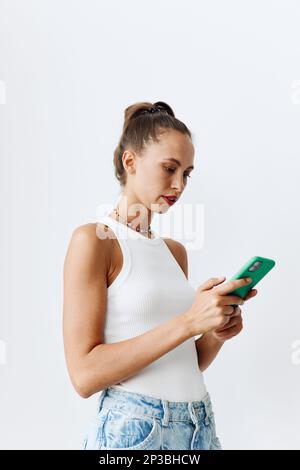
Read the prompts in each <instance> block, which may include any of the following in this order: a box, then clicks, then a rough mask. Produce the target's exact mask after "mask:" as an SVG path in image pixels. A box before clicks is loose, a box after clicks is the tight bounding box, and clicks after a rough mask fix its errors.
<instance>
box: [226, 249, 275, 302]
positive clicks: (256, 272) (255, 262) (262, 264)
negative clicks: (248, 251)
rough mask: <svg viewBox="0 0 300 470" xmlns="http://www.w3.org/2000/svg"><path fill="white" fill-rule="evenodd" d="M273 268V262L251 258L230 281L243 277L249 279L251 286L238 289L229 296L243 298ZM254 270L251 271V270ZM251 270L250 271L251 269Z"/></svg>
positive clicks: (268, 259)
mask: <svg viewBox="0 0 300 470" xmlns="http://www.w3.org/2000/svg"><path fill="white" fill-rule="evenodd" d="M274 266H275V261H274V260H273V259H270V258H263V257H262V256H253V257H252V258H250V259H249V261H247V263H246V264H244V266H243V267H242V268H241V269H240V270H239V271H238V272H237V273H236V274H235V275H234V276H233V277H232V278H231V279H230V281H233V280H234V279H242V278H243V277H251V279H252V282H251V284H247V285H246V286H243V287H239V288H238V289H235V290H234V291H232V292H230V295H238V296H240V297H242V298H245V297H246V295H247V294H248V292H249V291H250V290H251V289H252V288H253V287H254V286H255V285H256V284H257V283H258V282H259V281H260V280H261V279H262V278H263V277H264V276H265V275H266V274H267V273H268V272H269V271H270V270H271V269H272V268H273V267H274ZM254 267H255V268H256V269H253V268H254ZM251 268H252V269H251ZM249 269H250V270H249Z"/></svg>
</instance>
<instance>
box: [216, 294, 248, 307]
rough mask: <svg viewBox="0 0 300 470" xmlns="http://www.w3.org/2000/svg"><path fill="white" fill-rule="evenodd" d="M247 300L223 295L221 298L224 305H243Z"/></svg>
mask: <svg viewBox="0 0 300 470" xmlns="http://www.w3.org/2000/svg"><path fill="white" fill-rule="evenodd" d="M244 302H245V299H243V298H242V297H240V296H239V295H229V294H227V295H222V296H220V303H221V304H222V305H243V304H244Z"/></svg>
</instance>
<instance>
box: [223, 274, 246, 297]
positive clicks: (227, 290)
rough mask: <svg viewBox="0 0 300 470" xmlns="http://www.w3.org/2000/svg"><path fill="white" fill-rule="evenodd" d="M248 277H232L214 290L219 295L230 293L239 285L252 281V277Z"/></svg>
mask: <svg viewBox="0 0 300 470" xmlns="http://www.w3.org/2000/svg"><path fill="white" fill-rule="evenodd" d="M248 279H251V278H248V277H244V278H242V279H234V280H233V281H229V282H226V284H224V285H223V286H220V287H217V288H216V291H217V292H218V293H219V294H220V295H226V294H230V292H232V291H234V290H235V289H238V288H239V287H244V286H247V285H250V284H251V283H252V279H251V281H249V280H248Z"/></svg>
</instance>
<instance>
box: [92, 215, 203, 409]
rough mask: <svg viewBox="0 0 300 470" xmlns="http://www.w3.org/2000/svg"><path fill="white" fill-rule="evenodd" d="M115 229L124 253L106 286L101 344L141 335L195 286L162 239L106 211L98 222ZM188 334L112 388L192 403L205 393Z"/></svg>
mask: <svg viewBox="0 0 300 470" xmlns="http://www.w3.org/2000/svg"><path fill="white" fill-rule="evenodd" d="M97 222H101V223H103V224H106V225H108V226H109V227H110V228H111V229H112V231H113V232H114V233H115V235H116V237H117V239H118V242H119V245H120V248H121V250H122V254H123V265H122V268H121V271H120V273H119V274H118V276H117V277H116V279H115V280H114V281H113V282H112V284H111V285H110V286H109V287H108V289H107V309H106V318H105V325H104V343H116V342H118V341H123V340H126V339H129V338H132V337H134V336H138V335H141V334H143V333H145V332H147V331H149V330H151V329H153V328H155V327H156V326H158V325H160V324H162V323H165V322H166V321H168V320H170V319H171V318H173V317H174V316H177V315H179V314H181V313H183V312H185V311H186V310H187V309H188V308H189V307H190V306H191V304H192V302H193V300H194V297H195V289H194V288H193V287H192V286H191V285H190V283H189V281H188V280H187V278H186V276H185V274H184V272H183V271H182V269H181V267H180V265H179V264H178V262H177V261H176V259H175V258H174V256H173V255H172V253H171V251H170V249H169V248H168V246H167V244H166V242H165V241H164V240H163V238H161V237H158V236H157V235H156V233H154V236H155V238H153V239H150V238H146V237H145V236H144V235H142V234H141V233H139V232H137V231H135V230H134V229H131V228H130V227H128V226H127V225H125V224H123V223H121V222H118V221H117V220H115V219H113V218H112V217H111V216H109V215H105V216H104V217H101V218H99V219H98V220H97ZM195 338H196V337H192V338H189V339H188V340H186V341H184V342H183V343H181V344H180V345H179V346H177V347H175V348H174V349H173V350H171V351H169V352H168V353H166V354H164V355H163V356H161V357H160V358H159V359H157V360H155V361H154V362H152V363H151V364H149V365H148V366H146V367H145V368H144V369H142V370H140V371H139V372H138V373H136V374H135V375H133V376H131V377H128V378H127V379H126V380H124V381H122V382H120V383H118V384H115V385H113V387H114V388H118V389H121V390H128V391H131V392H136V393H142V394H144V395H149V396H153V397H156V398H160V399H164V400H168V401H197V400H201V399H202V397H204V395H205V394H206V387H205V384H204V380H203V375H202V372H201V371H200V369H199V367H198V358H197V351H196V346H195Z"/></svg>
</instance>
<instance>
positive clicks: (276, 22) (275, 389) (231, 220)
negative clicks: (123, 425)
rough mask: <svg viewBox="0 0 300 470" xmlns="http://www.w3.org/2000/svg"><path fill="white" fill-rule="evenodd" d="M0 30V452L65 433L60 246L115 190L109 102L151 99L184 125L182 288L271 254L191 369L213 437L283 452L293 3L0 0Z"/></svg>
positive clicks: (298, 84)
mask: <svg viewBox="0 0 300 470" xmlns="http://www.w3.org/2000/svg"><path fill="white" fill-rule="evenodd" d="M0 35H1V36H0V39H1V44H0V48H1V49H0V80H1V82H0V83H1V87H0V92H1V101H0V102H1V104H0V124H1V127H0V129H1V140H0V152H1V182H0V183H1V195H0V196H1V197H0V204H1V232H0V236H1V243H0V247H1V279H0V281H1V283H0V285H1V296H0V308H1V321H0V340H1V343H0V351H2V352H1V358H0V380H1V386H0V398H1V399H0V446H1V448H2V449H55V448H56V449H77V448H79V447H80V446H81V442H82V439H83V436H84V434H85V432H86V429H87V425H88V422H89V420H90V419H91V417H92V415H93V413H94V412H95V407H96V400H97V395H94V396H93V397H91V398H90V399H88V400H84V399H83V398H81V397H79V396H78V395H77V394H76V392H75V390H74V389H73V387H72V385H71V383H70V380H69V377H68V375H67V371H66V366H65V359H64V352H63V342H62V292H63V291H62V288H63V282H62V268H63V262H64V256H65V253H66V249H67V245H68V243H69V240H70V236H71V233H72V231H73V230H74V228H75V227H77V226H79V225H81V224H85V223H88V222H95V220H96V210H97V207H98V206H99V205H100V204H106V203H108V204H113V203H114V201H115V199H116V197H117V195H118V193H119V183H118V182H117V180H116V179H115V177H114V169H113V164H112V160H113V151H114V149H115V147H116V145H117V141H118V139H119V136H120V134H121V126H122V124H123V113H124V109H125V107H127V106H129V105H130V104H133V103H135V102H137V101H151V102H154V101H158V100H162V101H166V102H167V103H168V104H170V105H171V107H172V108H173V109H174V111H175V114H176V116H177V117H178V118H179V119H181V120H182V121H183V122H185V123H186V125H187V126H188V127H189V128H190V129H191V131H192V132H193V135H194V143H195V148H196V153H195V171H194V172H193V175H192V178H191V179H190V180H188V187H187V189H186V191H185V193H184V195H183V197H182V199H181V201H182V203H187V204H192V205H196V204H202V205H203V207H204V220H203V231H204V242H203V243H202V246H200V247H199V248H198V249H197V250H188V253H189V273H190V282H191V284H192V285H193V286H194V287H197V286H198V285H200V284H202V283H203V282H204V281H205V280H207V279H208V278H209V277H211V276H221V275H226V276H227V279H229V278H230V277H231V276H232V275H233V274H235V272H236V271H237V270H238V269H239V268H240V267H241V265H242V264H244V263H245V262H246V261H247V260H248V259H249V258H250V257H251V256H254V255H259V256H266V257H270V258H273V259H274V260H275V261H276V267H275V268H274V269H273V270H272V271H271V272H270V274H269V275H268V276H267V277H265V278H264V279H263V280H262V281H261V283H260V284H259V285H258V286H257V287H258V295H257V297H256V298H255V299H252V300H251V301H249V302H248V303H246V304H245V305H244V307H243V316H244V330H243V332H242V333H241V334H240V335H239V336H237V337H235V338H233V339H231V340H229V341H228V342H227V343H226V344H225V345H224V347H223V348H222V350H221V352H220V354H219V356H218V357H217V358H216V360H215V361H214V363H213V364H212V365H211V366H210V367H209V369H207V371H205V381H206V385H207V388H208V390H209V392H210V394H211V397H212V401H213V406H214V411H215V418H216V425H217V433H218V435H219V437H220V440H221V442H222V445H223V447H224V448H225V449H300V409H299V396H300V380H299V374H300V312H299V304H298V297H297V296H298V289H299V287H298V285H299V279H300V269H299V227H300V224H299V184H300V183H299V181H300V163H299V158H300V132H299V128H300V60H299V59H300V4H299V2H297V1H296V0H295V1H291V0H282V1H274V0H272V1H271V0H270V1H261V0H260V1H257V0H256V1H253V0H252V1H242V2H241V1H237V0H236V1H233V0H227V1H226V2H224V1H221V0H220V1H187V2H183V1H177V0H172V1H171V0H164V1H158V0H152V1H151V2H145V1H132V0H129V1H128V0H127V1H126V2H122V1H112V0H110V1H91V0H88V1H86V0H85V1H83V0H81V1H71V0H69V1H66V0H59V1H58V0H55V1H53V0H52V1H50V0H49V1H48V0H43V1H41V0H36V1H33V0H27V1H21V0H20V1H16V0H6V1H4V0H1V2H0ZM171 210H172V211H173V210H175V207H174V208H172V209H171ZM155 217H159V216H155ZM163 217H166V216H163ZM155 222H157V219H154V224H155ZM192 223H193V221H192V219H191V220H190V224H192ZM154 226H155V225H154ZM166 235H168V234H166ZM169 235H170V236H171V237H172V234H169ZM177 239H178V238H177ZM178 240H179V239H178ZM179 241H182V242H184V240H179Z"/></svg>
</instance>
